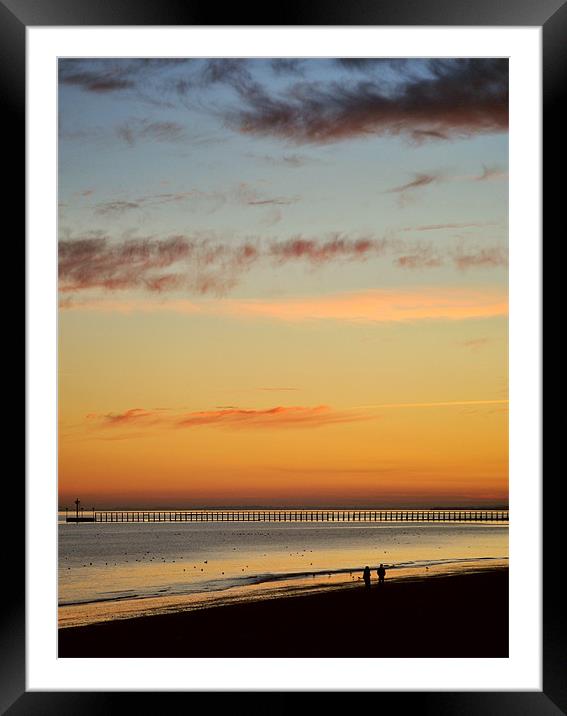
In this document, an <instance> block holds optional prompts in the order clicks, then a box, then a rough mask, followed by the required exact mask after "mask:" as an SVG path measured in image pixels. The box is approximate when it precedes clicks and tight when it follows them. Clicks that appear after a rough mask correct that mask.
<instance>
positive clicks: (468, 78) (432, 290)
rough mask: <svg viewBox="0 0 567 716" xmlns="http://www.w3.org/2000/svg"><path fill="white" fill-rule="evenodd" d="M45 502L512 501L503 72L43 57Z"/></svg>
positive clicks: (494, 66) (491, 68) (503, 63)
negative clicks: (50, 493) (48, 265)
mask: <svg viewBox="0 0 567 716" xmlns="http://www.w3.org/2000/svg"><path fill="white" fill-rule="evenodd" d="M58 147H59V150H58V151H59V176H58V196H59V221H58V227H59V307H60V310H59V466H58V467H59V469H58V481H59V485H58V487H59V500H60V505H61V506H65V505H71V504H72V502H73V500H74V499H75V497H77V496H79V497H80V498H81V500H82V501H83V504H93V505H96V506H97V507H98V508H100V509H102V508H113V507H124V508H128V507H132V508H134V507H142V506H143V507H156V508H157V507H213V506H278V507H280V506H282V507H283V506H290V507H301V506H306V507H317V506H320V507H327V506H340V507H356V506H360V507H376V508H380V507H397V506H400V507H401V506H403V507H413V506H415V507H423V506H430V507H437V506H472V505H474V506H505V505H507V502H508V376H507V365H508V338H507V330H508V268H507V262H508V63H507V60H501V59H446V58H445V59H408V60H404V59H367V58H359V59H358V58H349V59H340V58H336V59H332V58H327V59H301V58H279V59H171V58H169V59H157V58H152V59H124V58H122V59H60V60H59V143H58Z"/></svg>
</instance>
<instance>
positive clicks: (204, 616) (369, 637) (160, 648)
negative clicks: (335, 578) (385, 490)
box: [59, 569, 508, 658]
mask: <svg viewBox="0 0 567 716" xmlns="http://www.w3.org/2000/svg"><path fill="white" fill-rule="evenodd" d="M59 656H60V657H81V656H83V657H87V656H88V657H318V658H321V657H349V656H350V657H507V656H508V570H507V569H493V570H490V571H485V572H479V573H475V574H463V575H458V576H445V577H429V578H425V579H421V580H415V581H405V582H403V581H401V582H397V583H396V582H388V581H386V582H385V584H384V585H382V586H378V585H377V584H375V585H373V586H372V588H371V589H370V591H369V592H367V591H366V590H365V589H364V587H363V586H361V587H355V588H353V587H349V588H345V589H339V590H336V591H334V592H327V593H320V594H311V595H306V596H300V597H286V598H278V599H273V600H266V601H260V602H253V603H250V602H249V603H246V604H237V605H230V606H222V607H214V608H209V609H204V610H200V611H194V612H181V613H176V614H164V615H157V616H151V617H139V618H137V619H124V620H121V621H114V622H105V623H101V624H94V625H91V626H86V627H73V628H67V629H60V630H59Z"/></svg>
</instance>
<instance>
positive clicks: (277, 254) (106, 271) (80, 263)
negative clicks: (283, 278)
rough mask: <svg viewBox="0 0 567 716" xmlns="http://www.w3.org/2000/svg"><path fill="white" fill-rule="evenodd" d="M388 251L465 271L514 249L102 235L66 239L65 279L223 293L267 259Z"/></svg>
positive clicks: (112, 287)
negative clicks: (118, 239) (120, 238)
mask: <svg viewBox="0 0 567 716" xmlns="http://www.w3.org/2000/svg"><path fill="white" fill-rule="evenodd" d="M161 196H162V197H163V201H166V202H169V201H175V200H176V195H161ZM155 200H159V198H156V199H155ZM99 210H100V211H101V212H103V213H104V212H120V211H122V210H128V208H127V207H123V202H120V201H117V202H113V203H112V204H111V205H107V204H102V205H99ZM383 257H390V258H391V259H392V261H393V263H394V265H395V266H398V267H400V268H402V269H407V270H419V269H431V268H436V267H439V266H442V265H445V264H447V263H448V262H449V263H451V264H453V265H454V266H455V267H456V268H458V269H460V270H467V269H474V268H481V269H489V268H496V267H504V266H506V263H507V252H506V250H505V249H503V248H499V247H494V248H475V247H474V246H468V247H466V248H465V247H462V246H460V247H448V248H445V249H441V248H439V247H438V246H436V245H435V244H433V243H427V242H418V241H407V240H402V239H385V238H379V237H375V236H363V237H350V236H348V235H341V234H335V235H331V236H329V237H326V238H307V237H303V236H295V237H292V238H289V239H283V240H277V239H262V238H260V237H256V238H251V239H249V240H247V241H245V242H243V243H235V244H229V243H221V242H216V241H214V240H212V239H208V238H199V237H198V236H196V237H194V238H193V237H188V236H183V235H179V236H172V237H169V238H167V239H154V238H140V239H137V238H129V239H126V240H123V241H119V242H117V241H111V240H110V238H109V237H106V236H104V235H96V236H94V237H93V236H89V237H88V238H82V239H64V240H61V241H60V242H59V286H60V290H61V291H62V292H63V293H72V292H75V293H76V292H79V291H84V290H88V289H96V288H98V289H105V290H107V291H124V290H127V289H131V288H136V289H142V290H147V291H151V292H163V291H172V290H183V291H185V292H188V291H189V292H193V293H198V294H204V293H216V294H220V295H222V294H223V293H225V292H226V291H228V290H230V289H231V288H233V287H234V286H236V285H237V284H238V282H239V280H240V277H241V276H242V274H243V273H245V272H247V271H249V270H250V269H251V268H252V267H254V266H255V265H257V264H260V263H263V265H265V266H272V267H274V268H276V267H278V266H281V265H284V264H288V263H292V262H303V263H305V264H308V265H311V266H322V265H326V264H330V263H331V262H347V261H366V260H369V259H371V258H374V259H376V258H383Z"/></svg>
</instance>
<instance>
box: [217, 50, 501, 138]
mask: <svg viewBox="0 0 567 716" xmlns="http://www.w3.org/2000/svg"><path fill="white" fill-rule="evenodd" d="M359 64H360V63H359ZM426 68H427V72H423V73H421V74H420V75H418V76H410V77H408V78H407V81H404V82H401V83H399V84H397V85H396V86H392V85H391V83H384V82H383V81H381V80H380V79H379V78H372V77H369V78H364V79H362V80H360V81H358V82H354V83H353V82H348V83H347V82H339V81H333V82H326V83H323V82H303V83H297V84H295V85H293V86H292V87H291V88H289V89H288V90H287V91H286V92H284V93H282V94H281V95H270V94H268V93H267V92H266V91H264V90H263V89H262V88H260V87H259V86H258V85H257V84H254V85H253V86H251V87H249V88H247V87H246V86H241V88H240V89H241V92H240V96H241V99H242V101H243V103H244V105H245V106H244V108H241V109H237V110H235V111H233V112H232V113H230V114H227V115H226V121H227V122H228V124H229V125H230V126H232V127H233V128H234V129H237V130H238V131H240V132H243V133H247V134H258V135H269V136H275V137H279V138H281V139H285V140H289V141H292V142H295V143H298V144H301V143H327V142H336V141H340V140H344V139H349V138H352V137H363V136H369V135H393V136H397V135H405V136H408V137H409V138H411V139H412V140H414V141H418V142H421V141H424V140H427V139H438V140H441V139H454V138H457V137H469V136H472V135H475V134H481V133H486V132H499V131H505V130H506V129H507V127H508V61H507V60H500V59H455V60H430V61H428V62H427V64H426Z"/></svg>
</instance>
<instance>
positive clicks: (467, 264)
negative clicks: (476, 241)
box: [454, 247, 508, 271]
mask: <svg viewBox="0 0 567 716" xmlns="http://www.w3.org/2000/svg"><path fill="white" fill-rule="evenodd" d="M454 262H455V265H456V266H457V268H459V269H461V270H463V271H464V270H466V269H470V268H496V267H499V266H507V264H508V251H507V249H504V248H500V247H498V248H487V249H477V250H476V251H475V250H470V249H465V248H460V249H457V250H456V252H455V255H454Z"/></svg>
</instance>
